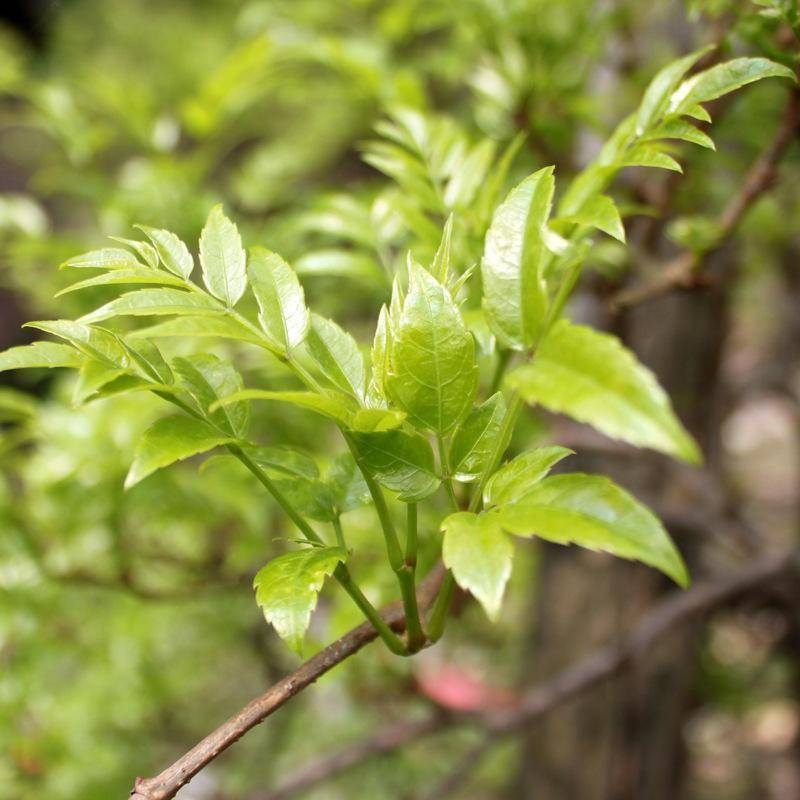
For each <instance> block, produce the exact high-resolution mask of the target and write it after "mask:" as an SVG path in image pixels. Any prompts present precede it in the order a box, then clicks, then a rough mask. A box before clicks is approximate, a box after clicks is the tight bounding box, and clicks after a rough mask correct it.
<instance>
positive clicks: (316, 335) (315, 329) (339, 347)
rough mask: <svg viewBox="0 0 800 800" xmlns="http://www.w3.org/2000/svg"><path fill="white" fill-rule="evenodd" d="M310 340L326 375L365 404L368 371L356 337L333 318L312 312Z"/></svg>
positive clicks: (309, 343)
mask: <svg viewBox="0 0 800 800" xmlns="http://www.w3.org/2000/svg"><path fill="white" fill-rule="evenodd" d="M306 341H307V344H308V349H309V350H310V351H311V355H312V356H314V358H315V359H316V362H317V364H318V365H319V367H320V369H321V370H322V373H323V375H325V377H326V378H327V379H328V380H329V381H330V382H331V383H332V384H333V385H334V386H336V387H338V388H339V389H341V390H342V391H343V392H345V393H346V394H350V395H353V396H354V397H356V398H357V399H358V401H359V402H360V403H363V402H364V393H365V392H366V388H367V387H366V377H367V373H366V366H365V364H364V357H363V356H362V355H361V351H360V350H359V349H358V345H357V344H356V341H355V339H353V337H352V336H351V335H350V334H349V333H347V332H346V331H344V330H342V328H340V327H339V326H338V325H337V324H336V323H335V322H333V321H332V320H329V319H325V317H321V316H319V314H312V315H311V327H310V328H309V331H308V338H307V340H306Z"/></svg>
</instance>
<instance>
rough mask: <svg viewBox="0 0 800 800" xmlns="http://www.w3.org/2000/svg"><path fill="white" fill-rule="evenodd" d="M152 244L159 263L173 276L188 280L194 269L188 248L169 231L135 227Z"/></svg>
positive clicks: (143, 226) (140, 226)
mask: <svg viewBox="0 0 800 800" xmlns="http://www.w3.org/2000/svg"><path fill="white" fill-rule="evenodd" d="M136 227H137V228H138V229H139V230H140V231H142V233H144V235H145V236H147V238H148V239H149V240H150V241H151V242H152V243H153V246H154V247H155V249H156V252H157V253H158V257H159V258H160V259H161V263H162V264H163V265H164V266H165V267H166V268H167V269H168V270H169V271H170V272H172V273H174V274H175V275H179V276H180V277H181V278H188V277H189V276H190V275H191V274H192V270H193V269H194V259H193V258H192V254H191V253H190V252H189V248H188V247H187V246H186V245H185V244H184V243H183V242H182V241H181V240H180V239H179V238H178V237H177V236H176V235H175V234H174V233H171V232H170V231H165V230H160V229H158V228H149V227H148V226H147V225H137V226H136Z"/></svg>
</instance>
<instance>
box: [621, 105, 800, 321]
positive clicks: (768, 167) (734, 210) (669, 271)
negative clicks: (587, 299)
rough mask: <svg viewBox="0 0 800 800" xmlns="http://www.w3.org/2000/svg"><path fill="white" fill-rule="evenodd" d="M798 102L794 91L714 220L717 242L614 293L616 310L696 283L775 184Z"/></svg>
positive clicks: (799, 118) (799, 114) (799, 116)
mask: <svg viewBox="0 0 800 800" xmlns="http://www.w3.org/2000/svg"><path fill="white" fill-rule="evenodd" d="M799 124H800V99H799V97H798V92H797V91H796V90H793V91H792V92H791V93H790V95H789V100H788V102H787V104H786V108H785V110H784V113H783V118H782V119H781V123H780V125H779V126H778V130H777V132H776V134H775V137H774V138H773V140H772V142H771V143H770V144H769V146H768V147H767V148H766V149H765V150H764V152H762V153H761V155H760V156H759V157H758V158H757V159H756V161H755V162H754V163H753V164H752V166H751V167H750V169H749V170H748V172H747V175H746V176H745V179H744V182H743V183H742V186H741V189H740V190H739V191H738V192H737V193H736V194H735V195H734V196H733V197H732V198H731V200H730V202H729V203H728V204H727V205H726V206H725V208H724V209H723V211H722V213H721V214H720V215H719V217H718V219H717V226H716V227H717V230H718V231H719V235H718V238H717V239H716V241H715V242H714V245H713V247H711V248H709V249H708V250H706V251H705V252H702V253H696V252H693V251H689V250H687V251H685V252H683V253H681V254H680V255H678V256H676V257H675V258H673V259H672V260H670V261H668V262H667V263H666V264H665V265H664V266H663V267H662V268H661V269H660V270H659V271H658V272H657V273H656V274H655V275H654V276H653V277H652V278H650V279H649V280H645V281H642V282H641V283H639V284H638V285H635V286H631V287H630V288H628V289H623V290H621V291H619V292H617V293H616V294H615V295H614V297H613V298H612V300H611V305H612V308H614V309H615V310H618V309H621V308H627V307H630V306H634V305H638V304H639V303H643V302H645V301H647V300H651V299H652V298H654V297H658V296H660V295H662V294H665V293H667V292H669V291H672V290H673V289H678V288H682V287H683V288H688V287H690V286H692V285H694V284H695V283H696V282H697V279H698V273H699V272H700V271H701V270H702V267H703V265H704V263H705V261H706V259H707V258H708V256H709V255H711V254H712V253H714V252H716V251H717V250H719V249H720V247H722V245H723V244H725V242H727V241H728V239H730V237H731V236H732V234H733V233H734V231H735V229H736V226H737V225H738V224H739V221H740V220H741V219H742V217H743V216H744V214H745V212H746V211H747V210H748V209H749V208H750V206H752V205H753V203H755V201H756V200H758V198H759V197H761V195H763V194H764V192H766V191H767V190H768V189H769V188H770V186H771V185H772V183H773V182H774V180H775V175H776V171H777V165H778V162H779V161H780V160H781V158H782V157H783V155H784V153H785V152H786V150H787V148H788V147H789V144H790V143H791V142H792V140H793V139H794V137H795V135H796V134H797V132H798V125H799Z"/></svg>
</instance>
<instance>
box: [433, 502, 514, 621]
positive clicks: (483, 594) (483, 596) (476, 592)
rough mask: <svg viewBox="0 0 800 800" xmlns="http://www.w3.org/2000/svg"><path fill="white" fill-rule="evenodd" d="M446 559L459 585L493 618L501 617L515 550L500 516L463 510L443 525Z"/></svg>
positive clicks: (451, 516) (446, 563) (443, 554)
mask: <svg viewBox="0 0 800 800" xmlns="http://www.w3.org/2000/svg"><path fill="white" fill-rule="evenodd" d="M442 530H443V531H444V541H443V543H442V558H443V560H444V563H445V566H446V567H448V569H451V570H452V571H453V577H454V578H455V579H456V583H458V585H459V586H460V587H461V588H462V589H464V590H465V591H467V592H470V593H471V594H472V595H473V596H474V597H475V598H476V599H477V600H478V602H479V603H480V604H481V605H482V606H483V608H484V610H485V611H486V614H487V615H488V617H489V619H491V620H496V619H497V617H498V615H499V614H500V606H501V605H502V602H503V593H504V592H505V588H506V584H507V583H508V579H509V577H510V575H511V560H512V558H513V556H514V547H513V545H512V543H511V540H510V539H509V538H508V536H506V534H505V533H504V532H503V529H502V527H501V526H500V522H499V519H498V517H497V515H496V514H492V513H488V514H472V513H470V512H468V511H459V512H458V513H456V514H451V515H450V516H449V517H447V518H445V520H444V521H443V522H442Z"/></svg>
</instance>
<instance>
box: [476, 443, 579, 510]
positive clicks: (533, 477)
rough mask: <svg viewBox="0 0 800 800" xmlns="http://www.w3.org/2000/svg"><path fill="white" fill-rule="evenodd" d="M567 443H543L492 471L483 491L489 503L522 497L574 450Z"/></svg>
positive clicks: (484, 500)
mask: <svg viewBox="0 0 800 800" xmlns="http://www.w3.org/2000/svg"><path fill="white" fill-rule="evenodd" d="M572 452H573V451H572V450H570V449H569V448H567V447H559V446H557V445H555V446H553V447H540V448H538V449H536V450H530V451H528V452H527V453H521V454H520V455H518V456H517V457H516V458H513V459H512V460H511V461H509V462H508V463H507V464H504V465H503V466H502V467H501V468H500V469H499V470H497V472H495V473H494V475H492V477H491V478H490V479H489V481H488V483H487V484H486V488H485V489H484V492H483V502H484V505H486V506H490V505H492V506H495V505H502V504H503V503H512V502H514V501H518V500H523V499H524V497H525V495H526V494H527V493H528V492H529V491H530V490H531V488H532V487H533V486H535V485H536V484H537V483H538V482H539V481H540V480H541V479H542V478H544V476H545V475H547V473H548V472H549V471H550V470H551V469H552V468H553V467H554V466H555V465H556V464H557V463H558V462H559V461H561V460H562V459H564V458H566V457H567V456H568V455H571V454H572Z"/></svg>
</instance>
